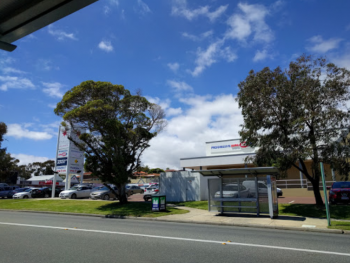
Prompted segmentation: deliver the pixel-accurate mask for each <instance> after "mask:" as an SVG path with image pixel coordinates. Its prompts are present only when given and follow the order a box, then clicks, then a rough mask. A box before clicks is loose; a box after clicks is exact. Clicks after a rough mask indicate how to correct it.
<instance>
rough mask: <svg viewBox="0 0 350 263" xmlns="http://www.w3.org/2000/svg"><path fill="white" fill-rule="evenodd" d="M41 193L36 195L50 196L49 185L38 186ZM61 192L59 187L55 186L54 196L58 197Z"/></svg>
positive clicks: (50, 189)
mask: <svg viewBox="0 0 350 263" xmlns="http://www.w3.org/2000/svg"><path fill="white" fill-rule="evenodd" d="M40 191H41V194H40V195H38V197H42V198H49V197H51V196H52V188H51V187H43V188H40ZM61 192H62V190H61V188H55V197H58V196H59V194H60V193H61Z"/></svg>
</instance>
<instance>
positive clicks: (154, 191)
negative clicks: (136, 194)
mask: <svg viewBox="0 0 350 263" xmlns="http://www.w3.org/2000/svg"><path fill="white" fill-rule="evenodd" d="M158 192H159V189H158V188H156V187H148V188H146V191H145V193H144V195H143V200H145V201H149V200H150V199H152V196H153V195H155V194H158Z"/></svg>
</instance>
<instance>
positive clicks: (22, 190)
mask: <svg viewBox="0 0 350 263" xmlns="http://www.w3.org/2000/svg"><path fill="white" fill-rule="evenodd" d="M27 189H31V188H28V187H24V188H16V189H14V190H11V191H9V192H8V193H7V198H12V196H13V195H14V194H17V193H21V192H24V191H25V190H27Z"/></svg>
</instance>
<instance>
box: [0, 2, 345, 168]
mask: <svg viewBox="0 0 350 263" xmlns="http://www.w3.org/2000/svg"><path fill="white" fill-rule="evenodd" d="M349 10H350V1H345V0H343V1H326V0H324V1H318V0H294V1H280V0H279V1H232V0H231V1H228V0H226V1H224V0H207V1H205V0H200V1H199V0H197V1H195V0H193V1H190V0H187V1H186V0H174V1H162V0H149V1H146V0H142V1H141V0H100V1H98V2H96V3H94V4H92V5H90V6H88V7H86V8H84V9H82V10H80V11H78V12H76V13H74V14H72V15H70V16H68V17H66V18H63V19H61V20H60V21H57V22H55V23H54V24H51V25H50V26H48V27H45V28H43V29H41V30H39V31H37V32H35V33H33V34H31V35H29V36H27V37H25V38H23V39H21V40H19V41H17V42H16V43H14V44H16V45H18V48H17V49H16V50H15V51H14V52H12V53H8V52H5V51H0V121H3V122H5V123H6V124H7V125H8V130H9V131H8V134H7V135H6V137H5V138H6V141H5V142H4V145H5V146H6V147H7V149H8V151H9V152H10V153H11V154H12V155H13V156H14V157H16V158H18V159H19V160H20V161H21V163H28V162H33V161H45V160H47V159H54V158H55V153H56V143H57V132H58V125H59V123H60V121H61V120H60V118H59V117H57V116H56V115H55V114H54V113H53V108H54V107H55V104H56V103H57V102H59V101H60V100H61V98H62V96H63V94H64V93H65V92H66V91H67V90H69V89H71V88H72V87H74V86H76V85H78V84H80V83H81V82H82V81H85V80H95V81H109V82H112V83H114V84H122V85H124V86H125V88H127V89H129V90H131V91H133V92H135V91H136V90H138V89H141V90H142V94H143V95H144V96H146V97H147V98H148V99H149V100H151V101H152V102H156V103H158V104H160V105H161V106H162V107H163V108H164V110H165V111H166V114H167V120H168V126H167V128H166V130H164V131H163V133H161V134H160V135H159V136H158V137H156V138H155V139H153V140H152V141H151V147H150V148H149V149H148V150H147V151H146V152H145V153H144V156H143V159H142V160H143V164H144V165H149V166H150V167H152V168H153V167H160V168H163V169H164V168H166V167H169V168H180V167H179V165H180V161H179V159H180V158H184V157H196V156H204V155H205V142H207V141H216V140H221V139H222V140H225V139H232V138H237V137H238V131H239V129H240V128H239V125H240V124H242V117H241V113H240V110H239V108H238V105H237V103H236V102H235V96H236V94H237V91H238V87H237V84H238V83H239V82H240V81H242V80H244V79H245V78H246V76H247V74H248V72H249V71H250V70H251V69H254V70H261V69H262V68H264V67H266V66H268V67H270V68H275V67H277V66H281V67H282V68H285V67H286V66H287V65H288V63H289V62H290V61H291V60H294V59H295V58H296V57H298V56H299V55H301V54H303V53H306V54H311V55H315V56H320V55H322V56H326V57H327V58H328V59H329V60H330V61H332V62H334V63H336V64H337V65H339V66H342V67H347V68H349V69H350V37H349V35H350V19H349V15H348V12H349Z"/></svg>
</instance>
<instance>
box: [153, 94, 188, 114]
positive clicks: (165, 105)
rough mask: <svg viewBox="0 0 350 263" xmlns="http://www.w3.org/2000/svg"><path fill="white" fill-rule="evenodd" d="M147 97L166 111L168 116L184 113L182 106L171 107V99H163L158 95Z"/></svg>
mask: <svg viewBox="0 0 350 263" xmlns="http://www.w3.org/2000/svg"><path fill="white" fill-rule="evenodd" d="M146 98H147V100H148V101H149V102H151V103H155V104H158V105H159V106H160V107H161V108H162V109H163V110H164V111H165V115H166V117H169V116H175V115H179V114H181V113H182V109H181V108H171V107H170V104H171V101H170V100H169V99H165V100H161V99H160V98H158V97H149V96H146Z"/></svg>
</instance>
